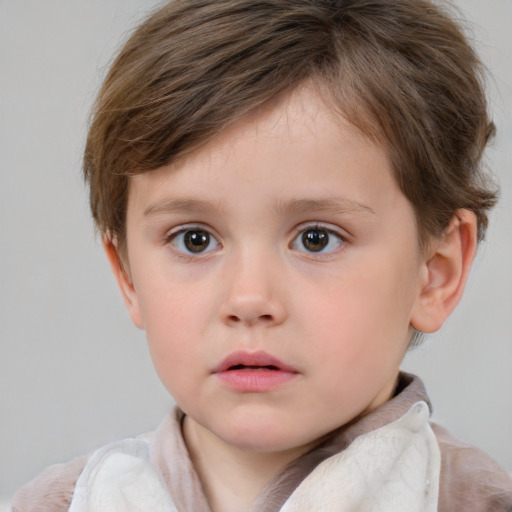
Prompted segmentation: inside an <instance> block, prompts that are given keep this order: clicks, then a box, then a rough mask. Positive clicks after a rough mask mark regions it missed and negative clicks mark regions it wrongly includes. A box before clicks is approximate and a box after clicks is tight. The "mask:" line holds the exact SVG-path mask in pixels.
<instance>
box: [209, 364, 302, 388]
mask: <svg viewBox="0 0 512 512" xmlns="http://www.w3.org/2000/svg"><path fill="white" fill-rule="evenodd" d="M215 375H216V376H217V377H218V378H219V379H220V380H221V381H222V382H223V383H224V384H226V385H227V386H228V387H229V388H231V389H233V390H235V391H239V392H245V393H265V392H266V391H272V390H273V389H276V388H278V387H279V386H282V385H284V384H286V383H288V382H290V381H291V380H292V379H293V378H294V377H295V376H296V375H297V374H296V373H294V372H287V371H283V370H268V369H266V368H261V369H257V370H226V371H224V372H219V373H216V374H215Z"/></svg>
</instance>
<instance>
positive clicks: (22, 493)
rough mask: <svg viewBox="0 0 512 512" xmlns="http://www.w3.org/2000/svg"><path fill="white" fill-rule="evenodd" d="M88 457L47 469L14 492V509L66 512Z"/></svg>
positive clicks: (14, 510) (20, 511) (35, 511)
mask: <svg viewBox="0 0 512 512" xmlns="http://www.w3.org/2000/svg"><path fill="white" fill-rule="evenodd" d="M88 458H89V457H88V456H83V457H79V458H76V459H73V460H71V461H69V462H67V463H64V464H55V465H53V466H50V467H48V468H46V469H45V470H44V471H43V472H42V473H40V474H39V475H38V476H37V477H36V478H34V480H32V481H31V482H29V483H28V484H26V485H24V486H23V487H22V488H21V489H19V490H18V492H17V493H16V494H15V495H14V497H13V499H12V502H11V506H12V511H13V512H67V510H68V508H69V505H70V503H71V498H72V497H73V492H74V489H75V484H76V481H77V480H78V477H79V475H80V473H81V472H82V470H83V468H84V466H85V465H86V464H87V460H88Z"/></svg>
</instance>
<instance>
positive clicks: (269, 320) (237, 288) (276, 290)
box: [220, 255, 287, 327]
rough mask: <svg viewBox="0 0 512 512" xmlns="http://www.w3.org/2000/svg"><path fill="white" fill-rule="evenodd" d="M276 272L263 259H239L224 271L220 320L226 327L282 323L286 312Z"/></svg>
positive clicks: (266, 259) (275, 269)
mask: <svg viewBox="0 0 512 512" xmlns="http://www.w3.org/2000/svg"><path fill="white" fill-rule="evenodd" d="M278 276H279V270H278V269H277V268H276V266H275V265H273V262H272V261H271V260H269V259H268V258H264V257H254V255H253V257H246V258H243V257H240V258H238V259H237V260H236V261H232V262H231V263H230V265H229V268H228V269H227V271H226V281H225V285H226V288H225V290H226V292H225V295H224V298H223V301H222V304H221V306H220V317H221V320H222V321H223V323H225V324H226V325H229V326H237V325H240V326H256V325H260V326H265V327H271V326H276V325H280V324H282V323H283V322H284V321H285V320H286V317H287V310H286V306H285V303H284V297H283V293H282V291H281V290H282V289H283V288H282V285H281V283H280V282H279V281H278V279H279V277H278Z"/></svg>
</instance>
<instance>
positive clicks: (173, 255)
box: [125, 88, 425, 451]
mask: <svg viewBox="0 0 512 512" xmlns="http://www.w3.org/2000/svg"><path fill="white" fill-rule="evenodd" d="M127 257H128V263H129V275H130V278H131V282H127V283H126V285H125V292H126V295H127V302H128V305H129V310H130V313H131V316H132V318H133V320H134V322H135V323H136V324H137V325H139V326H140V327H143V328H144V329H145V330H146V333H147V338H148V342H149V347H150V350H151V354H152V357H153V360H154V364H155V367H156V370H157V372H158V374H159V376H160V378H161V380H162V381H163V383H164V385H165V386H166V387H167V389H168V390H169V392H170V393H171V394H172V395H173V396H174V397H175V399H176V401H177V403H178V404H179V405H180V406H181V408H182V409H183V410H184V411H185V412H186V414H187V415H188V417H189V420H188V421H191V422H193V424H194V425H195V426H196V427H197V428H198V429H199V430H201V429H202V430H203V431H204V432H205V433H206V432H207V431H210V432H212V433H213V434H215V435H216V436H217V437H218V438H220V440H222V441H224V442H226V443H228V444H230V445H233V446H236V447H240V448H245V449H250V450H256V451H281V450H297V451H298V450H300V451H302V450H304V449H305V448H306V447H308V445H310V443H312V442H314V441H315V440H316V439H318V438H319V437H320V436H322V435H324V434H326V433H328V432H329V431H331V430H333V429H335V428H336V427H339V426H341V425H343V424H345V423H347V422H348V421H350V420H352V419H353V418H355V417H357V416H358V415H360V414H361V413H363V412H366V411H369V410H371V409H373V408H376V407H378V406H379V405H381V404H382V403H384V402H386V401H387V400H388V399H389V398H390V396H391V395H392V393H393V388H394V385H395V382H396V378H397V373H398V368H399V365H400V362H401V360H402V357H403V355H404V353H405V351H406V349H407V346H408V343H409V339H410V337H411V326H410V324H411V317H412V315H413V314H414V310H415V308H417V307H419V306H418V300H419V299H418V297H419V294H420V290H421V288H422V286H423V284H424V283H423V281H424V266H425V265H424V261H423V258H422V256H421V252H420V250H419V248H418V241H417V234H416V229H415V218H414V214H413V210H412V207H411V205H410V204H409V202H408V201H407V199H406V198H405V196H404V195H403V194H402V192H401V191H400V189H399V187H398V186H397V184H396V183H395V181H394V178H393V176H392V170H391V168H390V163H389V161H388V158H387V155H386V152H385V150H384V149H383V148H381V147H379V146H378V145H375V144H373V143H372V142H370V141H368V140H367V139H365V138H363V137H362V136H361V135H360V134H359V133H358V132H357V130H356V129H355V128H353V127H352V126H351V125H350V124H349V123H347V122H345V121H343V120H340V119H339V118H335V117H333V116H332V115H331V113H330V110H329V108H328V107H327V106H326V105H325V104H324V103H323V102H322V101H321V100H320V99H319V98H318V96H317V95H316V94H315V93H314V92H313V91H312V90H311V89H307V88H303V89H302V90H300V91H297V92H295V93H294V94H292V95H291V96H289V97H288V98H287V99H286V100H285V101H283V102H281V103H279V104H278V105H276V106H274V107H273V108H271V109H270V108H269V109H267V110H266V111H263V112H261V113H259V114H258V115H256V114H255V115H253V116H252V117H250V118H249V119H247V120H245V121H244V122H242V123H239V124H236V125H234V126H233V127H231V128H230V129H228V130H226V131H225V132H224V133H222V134H221V135H220V136H218V137H217V138H216V139H214V140H213V141H212V142H211V143H209V144H208V145H206V146H204V147H203V148H202V149H200V150H198V151H196V152H195V153H193V154H192V155H191V156H189V157H188V158H187V159H185V160H183V161H181V162H179V163H178V164H175V165H174V166H171V165H169V166H165V167H163V168H161V169H158V170H156V171H152V172H148V173H145V174H141V175H138V176H135V177H133V178H132V180H131V184H130V194H129V202H128V213H127ZM131 283H133V288H132V285H131ZM422 283H423V284H422ZM236 365H245V366H240V367H238V366H236ZM266 366H271V368H266ZM204 429H206V430H204Z"/></svg>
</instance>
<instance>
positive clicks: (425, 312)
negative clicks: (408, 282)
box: [411, 210, 477, 332]
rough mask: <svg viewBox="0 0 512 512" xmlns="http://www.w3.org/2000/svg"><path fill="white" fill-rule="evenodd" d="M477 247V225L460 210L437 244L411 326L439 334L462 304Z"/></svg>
mask: <svg viewBox="0 0 512 512" xmlns="http://www.w3.org/2000/svg"><path fill="white" fill-rule="evenodd" d="M476 246H477V221H476V217H475V214H474V213H473V212H471V211H469V210H457V212H455V215H454V216H453V217H452V219H451V221H450V223H449V225H448V227H447V228H446V230H445V231H444V233H443V235H442V236H441V237H440V238H439V239H436V240H434V242H433V244H432V247H431V250H430V252H429V255H428V257H427V259H426V261H425V263H424V267H423V271H424V279H423V282H422V283H421V289H420V292H419V295H418V297H417V300H416V303H415V305H414V307H413V311H412V316H411V325H412V326H413V327H414V328H415V329H417V330H418V331H421V332H435V331H437V330H438V329H440V328H441V326H442V325H443V323H444V321H445V320H446V319H447V318H448V316H449V315H450V313H451V312H452V311H453V310H454V309H455V306H457V304H458V303H459V301H460V299H461V297H462V293H463V291H464V286H465V285H466V281H467V279H468V275H469V270H470V268H471V263H472V262H473V258H474V256H475V252H476Z"/></svg>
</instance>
